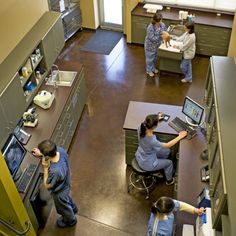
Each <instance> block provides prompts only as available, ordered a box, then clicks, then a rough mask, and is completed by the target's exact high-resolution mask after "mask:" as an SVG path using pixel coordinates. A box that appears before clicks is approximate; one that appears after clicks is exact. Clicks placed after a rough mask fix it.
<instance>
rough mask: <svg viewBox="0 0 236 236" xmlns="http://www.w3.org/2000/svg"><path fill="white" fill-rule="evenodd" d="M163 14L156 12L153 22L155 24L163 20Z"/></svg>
mask: <svg viewBox="0 0 236 236" xmlns="http://www.w3.org/2000/svg"><path fill="white" fill-rule="evenodd" d="M162 18H163V17H162V14H161V13H155V14H154V15H153V17H152V24H153V25H155V24H156V23H157V22H160V21H162Z"/></svg>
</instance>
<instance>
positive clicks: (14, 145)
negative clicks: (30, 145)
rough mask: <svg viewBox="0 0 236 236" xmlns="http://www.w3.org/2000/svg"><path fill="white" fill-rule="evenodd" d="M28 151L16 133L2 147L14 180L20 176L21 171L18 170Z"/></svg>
mask: <svg viewBox="0 0 236 236" xmlns="http://www.w3.org/2000/svg"><path fill="white" fill-rule="evenodd" d="M26 152H27V151H26V149H25V148H24V146H23V145H22V144H21V143H20V142H19V141H18V139H17V138H16V137H15V135H14V134H12V135H11V136H10V137H9V138H8V140H7V142H6V144H5V145H4V147H3V148H2V154H3V156H4V159H5V161H6V164H7V166H8V169H9V171H10V173H11V175H12V178H13V179H14V180H17V179H18V178H19V177H20V174H21V173H20V171H19V172H18V170H19V167H20V164H21V162H22V160H23V159H24V157H25V154H26ZM17 172H18V173H17Z"/></svg>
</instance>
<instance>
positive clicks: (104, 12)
mask: <svg viewBox="0 0 236 236" xmlns="http://www.w3.org/2000/svg"><path fill="white" fill-rule="evenodd" d="M100 22H101V27H102V28H109V29H114V30H120V31H122V30H123V0H100Z"/></svg>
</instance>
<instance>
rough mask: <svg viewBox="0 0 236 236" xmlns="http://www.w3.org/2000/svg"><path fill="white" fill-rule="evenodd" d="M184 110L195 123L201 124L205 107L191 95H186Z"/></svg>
mask: <svg viewBox="0 0 236 236" xmlns="http://www.w3.org/2000/svg"><path fill="white" fill-rule="evenodd" d="M182 112H183V113H184V114H185V115H186V116H187V117H188V118H190V119H191V122H193V124H196V125H199V124H200V123H201V121H202V116H203V114H204V108H203V107H202V106H201V105H199V104H198V103H197V102H195V101H193V100H192V99H191V98H189V97H185V99H184V104H183V109H182Z"/></svg>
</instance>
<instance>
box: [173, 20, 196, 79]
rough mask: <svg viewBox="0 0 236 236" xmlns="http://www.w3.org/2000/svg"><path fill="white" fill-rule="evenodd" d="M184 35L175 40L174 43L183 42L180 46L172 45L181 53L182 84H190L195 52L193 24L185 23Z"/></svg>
mask: <svg viewBox="0 0 236 236" xmlns="http://www.w3.org/2000/svg"><path fill="white" fill-rule="evenodd" d="M184 30H185V33H184V34H183V35H181V36H180V37H178V38H177V40H176V41H179V42H183V45H182V46H176V45H173V47H174V48H179V49H180V51H181V52H183V59H182V61H181V64H180V69H181V70H182V72H183V73H184V79H182V80H181V82H183V83H187V82H188V83H191V82H192V80H193V76H192V59H193V58H194V56H195V51H196V36H195V33H194V23H193V22H187V23H186V24H185V27H184Z"/></svg>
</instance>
